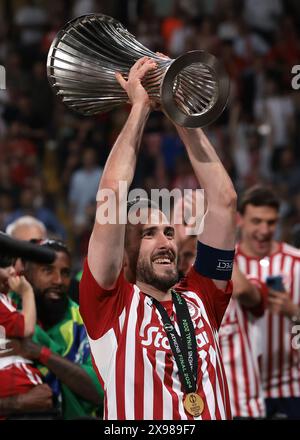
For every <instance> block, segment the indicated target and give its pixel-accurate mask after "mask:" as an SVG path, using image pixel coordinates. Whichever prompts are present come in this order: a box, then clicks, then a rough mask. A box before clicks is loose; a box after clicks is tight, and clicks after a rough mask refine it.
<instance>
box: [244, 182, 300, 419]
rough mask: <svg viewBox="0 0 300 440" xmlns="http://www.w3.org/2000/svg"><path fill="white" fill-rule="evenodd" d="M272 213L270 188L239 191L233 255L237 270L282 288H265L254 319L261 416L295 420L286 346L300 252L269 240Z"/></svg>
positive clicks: (299, 317)
mask: <svg viewBox="0 0 300 440" xmlns="http://www.w3.org/2000/svg"><path fill="white" fill-rule="evenodd" d="M278 211H279V202H278V200H277V198H276V196H275V195H274V194H273V192H272V191H271V190H269V189H267V188H264V187H259V186H256V187H253V188H250V189H249V190H248V191H247V192H246V193H245V194H244V196H243V198H242V200H241V204H240V228H241V241H240V243H239V245H238V248H237V254H236V259H237V261H238V265H239V268H240V269H241V271H242V272H244V273H245V274H247V275H250V276H252V277H255V278H258V279H259V280H260V281H261V282H265V281H266V278H267V277H268V276H270V275H282V276H283V282H284V286H285V291H280V292H279V291H275V290H273V289H269V294H268V310H267V311H266V313H265V316H264V317H263V318H261V320H260V322H259V324H260V326H259V341H260V342H261V343H262V347H261V348H260V350H259V351H261V353H262V380H263V387H264V393H265V397H266V406H267V415H268V416H270V417H272V416H274V415H275V414H278V413H279V414H284V415H286V416H287V417H290V418H300V356H299V350H297V349H295V348H294V347H293V344H292V338H293V334H292V327H293V323H294V322H299V321H300V252H299V250H297V249H295V248H293V247H292V246H290V245H288V244H286V243H280V242H277V241H275V240H274V233H275V228H276V225H277V222H278ZM254 341H255V340H254V338H252V339H251V341H250V342H251V343H252V344H253V343H254ZM254 345H255V348H256V349H258V348H259V347H258V343H257V341H256V342H255V343H254Z"/></svg>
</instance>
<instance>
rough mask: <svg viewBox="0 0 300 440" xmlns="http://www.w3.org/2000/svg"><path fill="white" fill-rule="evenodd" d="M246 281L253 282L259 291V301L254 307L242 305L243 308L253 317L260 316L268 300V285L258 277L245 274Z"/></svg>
mask: <svg viewBox="0 0 300 440" xmlns="http://www.w3.org/2000/svg"><path fill="white" fill-rule="evenodd" d="M247 279H248V281H250V283H251V284H253V285H254V286H255V287H256V288H257V290H258V291H259V293H260V302H259V303H258V304H257V305H256V306H254V307H245V306H242V307H243V309H245V310H247V312H250V313H251V314H252V315H253V316H255V318H260V317H261V316H263V314H264V313H265V310H266V308H267V302H268V287H267V285H266V283H263V282H262V281H260V280H259V279H258V278H254V277H251V276H247Z"/></svg>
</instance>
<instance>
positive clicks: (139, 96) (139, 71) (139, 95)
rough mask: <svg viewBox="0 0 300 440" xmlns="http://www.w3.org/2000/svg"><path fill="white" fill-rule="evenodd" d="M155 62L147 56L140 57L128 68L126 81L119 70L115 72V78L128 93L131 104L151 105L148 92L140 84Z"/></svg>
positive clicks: (154, 66) (154, 65)
mask: <svg viewBox="0 0 300 440" xmlns="http://www.w3.org/2000/svg"><path fill="white" fill-rule="evenodd" d="M156 67H157V64H156V63H155V61H154V60H152V59H151V58H149V57H143V58H140V59H139V60H138V61H137V62H136V63H135V64H134V65H133V66H132V68H131V69H130V71H129V75H128V80H127V81H126V80H125V79H124V78H123V76H122V75H121V73H120V72H117V73H116V79H117V81H118V82H119V84H120V86H121V87H122V89H124V90H125V91H126V93H127V95H128V98H129V100H130V102H131V104H132V105H134V104H141V105H145V106H149V108H150V107H151V106H152V103H151V100H150V98H149V96H148V93H147V92H146V90H145V89H144V87H143V86H142V84H141V81H142V79H143V78H144V76H145V75H146V74H147V73H148V72H149V71H150V70H153V69H156Z"/></svg>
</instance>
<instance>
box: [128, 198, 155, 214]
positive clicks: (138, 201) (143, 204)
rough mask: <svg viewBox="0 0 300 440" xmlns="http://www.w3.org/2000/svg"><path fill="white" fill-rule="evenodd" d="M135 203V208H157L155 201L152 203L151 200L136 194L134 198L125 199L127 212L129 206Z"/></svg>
mask: <svg viewBox="0 0 300 440" xmlns="http://www.w3.org/2000/svg"><path fill="white" fill-rule="evenodd" d="M135 205H136V208H137V209H141V208H157V209H159V206H157V205H156V203H154V202H153V201H152V200H150V199H145V198H141V197H140V196H137V197H136V198H135V199H133V200H128V201H127V214H128V213H129V211H130V210H131V208H132V207H133V206H135Z"/></svg>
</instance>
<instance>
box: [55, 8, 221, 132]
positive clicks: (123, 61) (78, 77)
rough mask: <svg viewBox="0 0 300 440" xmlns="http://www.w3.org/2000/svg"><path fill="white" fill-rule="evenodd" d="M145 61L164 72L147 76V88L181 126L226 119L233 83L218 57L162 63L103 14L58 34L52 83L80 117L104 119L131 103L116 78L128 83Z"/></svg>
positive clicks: (196, 55) (199, 54)
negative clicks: (150, 60)
mask: <svg viewBox="0 0 300 440" xmlns="http://www.w3.org/2000/svg"><path fill="white" fill-rule="evenodd" d="M143 56H149V57H151V58H153V59H154V60H155V62H156V63H157V66H158V67H157V69H155V70H153V71H150V72H149V73H148V74H147V75H146V76H145V78H144V79H143V86H144V87H145V88H146V90H147V92H148V94H149V96H150V97H151V98H152V99H153V100H154V101H155V102H157V103H158V104H159V105H160V106H161V108H162V110H163V111H164V113H165V114H166V115H167V116H168V117H169V118H170V119H171V120H173V121H174V122H175V123H177V124H179V125H182V126H185V127H203V126H205V125H208V124H210V123H212V122H213V121H214V120H215V119H217V118H218V116H219V115H220V114H221V113H222V111H223V110H224V108H225V106H226V103H227V100H228V95H229V79H228V76H227V74H226V72H225V70H224V68H223V67H222V65H221V64H220V63H219V62H218V60H217V59H216V58H215V57H214V56H213V55H211V54H209V53H207V52H204V51H201V50H195V51H191V52H187V53H185V54H183V55H181V56H180V57H178V58H176V59H169V58H166V57H162V56H160V55H158V54H156V53H154V52H152V51H151V50H149V49H147V48H146V47H145V46H143V45H142V44H141V43H139V41H137V40H136V38H135V37H134V36H133V35H132V34H130V33H129V32H128V31H127V29H125V28H124V27H123V26H122V24H121V23H120V22H118V21H117V20H115V19H114V18H112V17H109V16H107V15H103V14H88V15H83V16H81V17H78V18H75V19H73V20H71V21H70V22H68V23H67V24H66V26H65V27H64V28H63V29H62V30H61V31H60V32H59V33H58V34H57V36H56V37H55V39H54V41H53V42H52V45H51V47H50V49H49V53H48V59H47V74H48V79H49V82H50V84H51V86H52V88H53V89H54V91H55V92H56V94H57V95H59V96H60V97H61V98H62V101H63V102H64V103H65V104H66V105H67V106H68V107H70V108H72V109H73V110H75V111H76V112H78V113H80V114H82V115H94V114H97V113H103V112H106V111H109V110H111V109H112V108H114V107H116V106H118V105H120V104H123V103H126V102H128V96H127V94H126V92H125V91H124V90H123V89H122V87H121V86H120V85H119V83H118V81H117V80H116V78H115V72H116V71H118V72H120V73H121V74H122V75H123V76H124V78H125V79H127V77H128V73H129V70H130V68H131V67H132V66H133V64H134V63H135V62H136V61H137V60H138V59H139V58H141V57H143Z"/></svg>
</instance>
